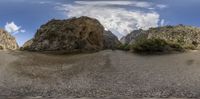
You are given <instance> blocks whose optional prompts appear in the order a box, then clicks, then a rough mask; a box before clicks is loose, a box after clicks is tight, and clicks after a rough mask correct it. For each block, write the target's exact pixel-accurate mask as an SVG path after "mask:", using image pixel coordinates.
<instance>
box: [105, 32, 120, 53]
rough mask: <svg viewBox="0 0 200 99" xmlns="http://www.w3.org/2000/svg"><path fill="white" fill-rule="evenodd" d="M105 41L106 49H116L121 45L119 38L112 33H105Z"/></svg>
mask: <svg viewBox="0 0 200 99" xmlns="http://www.w3.org/2000/svg"><path fill="white" fill-rule="evenodd" d="M103 39H104V40H103V45H104V49H115V48H117V47H118V46H119V45H120V44H121V43H120V41H119V40H118V38H117V36H115V35H114V34H113V33H112V32H111V31H105V32H104V34H103Z"/></svg>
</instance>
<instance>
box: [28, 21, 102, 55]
mask: <svg viewBox="0 0 200 99" xmlns="http://www.w3.org/2000/svg"><path fill="white" fill-rule="evenodd" d="M103 33H104V27H103V26H102V25H101V24H100V22H99V21H98V20H96V19H92V18H89V17H80V18H71V19H68V20H55V19H53V20H51V21H49V22H48V23H46V24H44V25H42V26H41V27H40V29H39V30H38V31H37V33H36V34H35V37H34V38H33V42H32V44H31V45H30V47H29V48H28V50H32V51H57V50H63V51H68V52H74V51H98V50H101V49H102V48H103ZM26 45H27V43H26ZM28 45H29V44H28Z"/></svg>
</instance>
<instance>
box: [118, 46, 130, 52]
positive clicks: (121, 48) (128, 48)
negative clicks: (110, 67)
mask: <svg viewBox="0 0 200 99" xmlns="http://www.w3.org/2000/svg"><path fill="white" fill-rule="evenodd" d="M118 49H119V50H125V51H128V50H130V45H129V44H120V45H119V46H118Z"/></svg>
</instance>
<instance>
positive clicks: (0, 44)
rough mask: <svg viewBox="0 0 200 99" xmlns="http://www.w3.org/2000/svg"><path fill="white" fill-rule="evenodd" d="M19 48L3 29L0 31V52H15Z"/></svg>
mask: <svg viewBox="0 0 200 99" xmlns="http://www.w3.org/2000/svg"><path fill="white" fill-rule="evenodd" d="M18 48H19V46H18V44H17V42H16V40H15V38H14V37H13V36H12V35H10V34H9V33H8V32H6V31H5V30H3V29H0V50H16V49H18Z"/></svg>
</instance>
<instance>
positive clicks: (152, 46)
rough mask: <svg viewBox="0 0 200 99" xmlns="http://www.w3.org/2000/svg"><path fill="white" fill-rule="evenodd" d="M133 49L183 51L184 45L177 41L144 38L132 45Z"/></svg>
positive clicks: (143, 50)
mask: <svg viewBox="0 0 200 99" xmlns="http://www.w3.org/2000/svg"><path fill="white" fill-rule="evenodd" d="M132 49H133V51H135V52H147V53H154V52H168V51H172V50H174V51H182V47H181V46H180V45H179V44H176V43H169V42H167V41H165V40H163V39H156V38H152V39H143V40H139V41H136V42H135V43H134V44H133V45H132Z"/></svg>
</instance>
